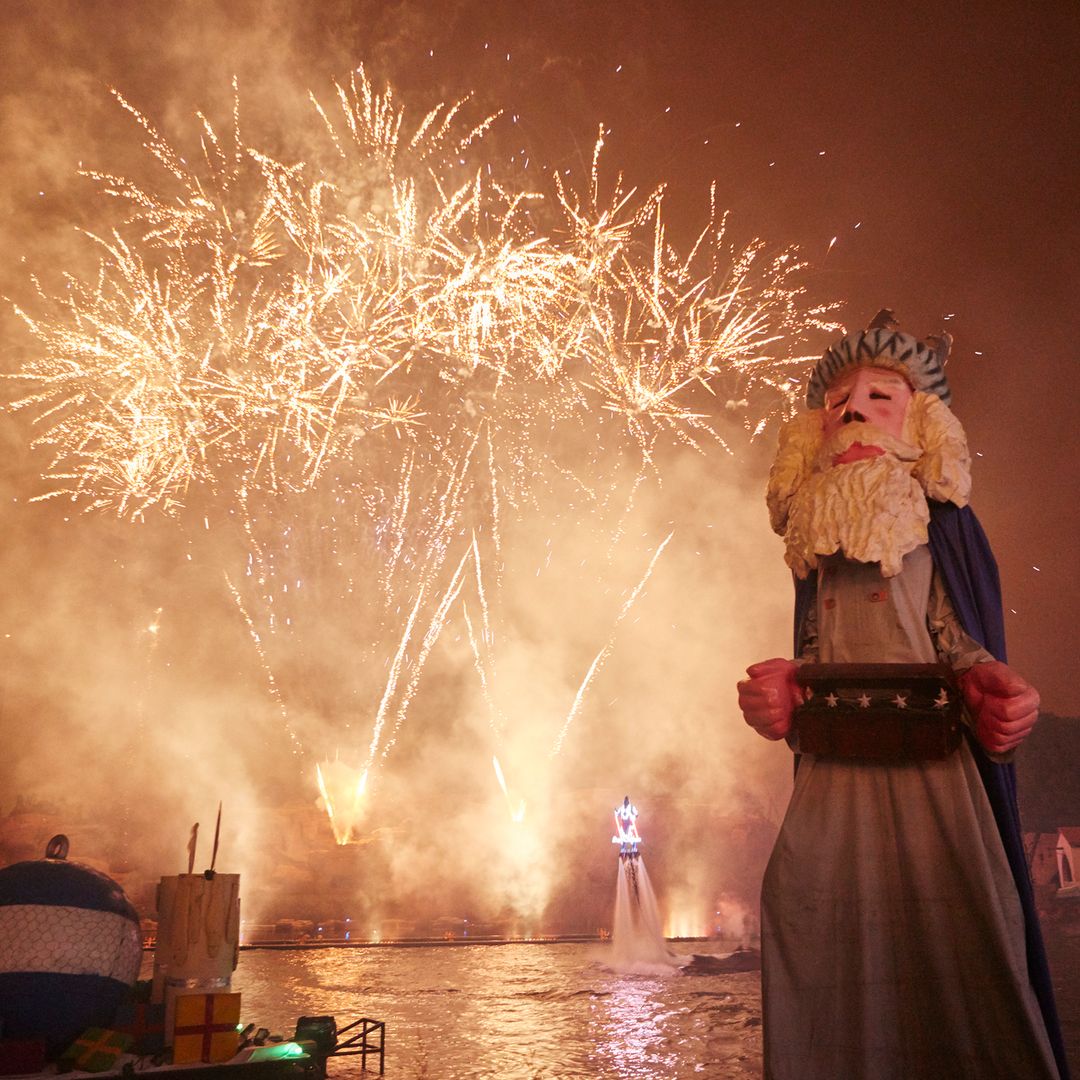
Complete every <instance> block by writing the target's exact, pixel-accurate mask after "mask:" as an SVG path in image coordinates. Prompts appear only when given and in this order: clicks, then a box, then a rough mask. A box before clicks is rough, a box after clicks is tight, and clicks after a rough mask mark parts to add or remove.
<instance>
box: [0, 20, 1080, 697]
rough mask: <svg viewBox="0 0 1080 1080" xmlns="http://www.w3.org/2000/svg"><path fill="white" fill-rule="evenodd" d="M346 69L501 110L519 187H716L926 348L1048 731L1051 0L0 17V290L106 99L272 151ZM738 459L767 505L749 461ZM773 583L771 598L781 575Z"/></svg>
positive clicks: (0, 323)
mask: <svg viewBox="0 0 1080 1080" xmlns="http://www.w3.org/2000/svg"><path fill="white" fill-rule="evenodd" d="M359 63H364V64H366V65H367V67H368V70H369V71H370V72H371V73H372V74H373V76H374V78H375V79H376V80H377V81H379V80H389V81H391V82H392V83H393V84H394V86H395V87H396V88H398V90H399V91H400V93H401V95H402V96H403V98H405V99H406V100H407V101H418V102H420V103H422V104H425V105H426V104H428V103H433V102H435V101H438V100H442V99H446V98H456V97H460V96H462V95H463V94H466V93H469V92H475V95H476V101H477V104H478V107H479V108H480V109H481V110H487V111H494V110H496V109H502V110H503V112H504V115H503V118H502V119H501V121H500V122H499V123H498V124H497V125H496V127H495V129H494V130H493V133H492V136H491V139H492V142H493V145H494V147H496V148H497V150H498V152H499V153H500V154H502V155H503V156H504V157H514V158H515V159H516V163H517V164H519V165H521V166H522V167H523V169H524V172H523V175H524V176H525V177H526V178H527V177H528V176H530V175H534V174H535V173H536V172H537V171H538V170H539V171H541V172H544V171H547V172H550V170H552V169H554V168H558V169H560V170H567V169H569V170H571V172H573V173H576V174H579V175H580V173H581V172H582V171H583V170H586V169H587V168H588V163H589V160H590V156H591V152H592V146H593V142H594V140H595V137H596V132H597V128H598V125H600V124H603V125H605V127H606V129H608V130H609V134H608V135H607V146H606V149H605V160H606V161H607V163H608V167H609V168H611V169H616V168H617V169H620V170H622V171H623V172H624V173H625V176H626V179H627V182H628V183H629V184H638V185H641V186H642V187H643V188H649V187H652V186H654V185H656V184H657V183H660V182H666V183H667V184H668V196H667V199H666V202H665V206H666V213H667V215H668V220H669V222H670V225H671V228H672V230H673V233H675V234H678V233H679V232H680V231H682V232H684V233H686V234H689V232H690V230H691V229H692V228H693V226H694V225H695V223H700V221H701V220H702V218H703V216H704V212H705V208H706V205H707V198H708V189H709V184H710V182H712V181H714V180H715V181H716V183H717V202H718V204H719V205H720V206H721V207H727V208H729V209H730V210H731V212H732V218H731V227H732V229H733V230H734V232H735V234H736V235H738V236H741V237H743V238H745V239H748V238H750V237H751V236H762V237H764V238H766V239H767V240H769V241H770V242H771V243H773V244H775V245H778V246H779V245H786V244H789V243H796V244H798V245H800V247H801V248H802V249H803V252H804V254H805V255H806V256H807V258H808V259H809V260H810V262H811V264H812V268H813V269H812V273H811V275H810V281H811V284H812V287H813V289H814V290H815V293H816V294H818V295H821V296H824V297H829V298H833V299H836V300H839V301H841V302H842V304H843V306H842V308H841V311H840V318H841V321H843V322H844V323H845V324H846V325H847V326H848V327H849V328H855V327H857V326H859V325H862V324H865V322H866V321H868V320H869V318H870V317H871V316H872V315H873V314H874V313H875V312H876V311H877V310H878V309H879V308H881V307H891V308H893V309H894V310H895V311H896V313H897V316H898V319H899V321H900V324H901V327H902V328H903V329H905V330H908V331H910V332H913V333H916V334H918V335H920V336H921V335H924V334H928V333H933V332H936V331H939V330H942V329H947V330H948V331H949V332H950V333H951V334H952V335H953V336H954V338H955V344H954V351H953V356H952V359H951V362H950V365H949V368H948V373H949V377H950V381H951V384H952V388H953V407H954V409H955V411H956V412H957V414H958V415H959V416H960V418H961V420H962V421H963V423H964V425H965V427H966V428H967V431H968V435H969V439H970V442H971V447H972V450H973V452H974V453H975V454H977V455H978V457H977V458H976V469H975V475H974V496H973V505H974V507H975V509H976V511H977V513H978V514H979V516H980V518H981V519H982V521H983V524H984V527H985V528H986V530H987V532H988V534H989V535H990V538H991V541H992V543H993V545H994V547H995V551H996V554H997V557H998V561H999V564H1000V568H1001V572H1002V578H1003V582H1004V589H1005V597H1006V609H1007V627H1008V633H1009V637H1010V660H1011V662H1012V663H1013V665H1014V666H1016V667H1017V668H1018V669H1019V670H1021V671H1022V672H1023V673H1024V674H1025V675H1026V676H1027V677H1028V678H1029V679H1030V680H1031V681H1032V682H1033V683H1034V684H1036V685H1037V686H1038V687H1039V689H1040V690H1041V692H1042V695H1043V703H1044V707H1045V708H1046V709H1048V710H1051V711H1054V712H1057V713H1059V714H1068V715H1076V714H1080V688H1078V685H1077V679H1076V677H1075V674H1074V671H1075V655H1076V641H1077V633H1076V623H1077V616H1078V613H1080V602H1078V599H1077V594H1078V589H1077V586H1078V578H1080V558H1078V554H1080V552H1078V543H1077V534H1078V530H1080V514H1078V510H1077V498H1076V481H1075V476H1076V464H1075V463H1076V461H1077V460H1078V457H1080V440H1078V438H1077V434H1076V431H1077V427H1076V415H1075V414H1076V409H1077V406H1078V403H1080V392H1078V391H1080V362H1078V361H1080V356H1078V349H1077V335H1078V333H1080V320H1078V318H1077V315H1076V304H1075V293H1076V289H1077V283H1078V281H1080V256H1078V249H1080V223H1078V218H1077V215H1076V210H1075V207H1076V193H1077V190H1078V185H1077V180H1078V176H1077V167H1076V147H1077V146H1080V130H1078V128H1080V109H1078V108H1077V96H1076V93H1077V83H1078V77H1077V71H1078V70H1080V14H1078V11H1077V8H1076V5H1075V4H1071V3H1047V4H1041V5H1037V6H1036V5H1031V6H1028V5H1005V4H982V5H973V4H957V5H944V6H943V5H939V4H936V3H934V4H931V3H908V4H904V5H889V6H877V5H844V6H841V5H835V4H830V3H815V4H785V3H777V4H772V5H761V4H757V3H741V2H740V3H733V2H721V0H717V2H713V3H705V2H698V3H690V2H679V0H669V2H667V3H665V4H652V3H640V2H634V0H621V2H618V3H607V2H603V3H600V2H598V3H586V2H579V3H554V2H550V3H549V2H533V3H526V4H521V3H513V4H511V3H498V2H492V0H487V2H473V0H458V2H448V3H438V4H428V5H421V4H415V3H408V2H401V3H375V2H356V3H348V2H345V0H332V2H308V3H288V2H275V3H255V2H249V0H219V2H218V3H196V2H188V3H153V2H120V0H112V2H104V0H82V2H49V0H46V2H19V0H6V2H5V3H4V4H3V6H2V9H0V87H2V98H0V173H2V175H3V185H2V188H0V249H2V250H3V252H4V260H3V265H2V268H0V292H2V293H4V294H5V295H7V296H9V297H11V298H13V299H16V300H25V299H26V297H27V296H28V294H29V287H28V278H29V274H30V273H31V272H41V273H44V274H46V275H47V274H49V273H55V271H56V269H57V268H58V267H59V266H61V265H66V261H67V260H68V258H69V252H71V251H73V250H75V238H74V234H73V230H72V226H73V225H83V226H89V225H92V224H93V223H94V222H95V221H96V220H98V216H99V214H100V208H99V207H98V206H97V205H96V204H95V203H94V202H93V200H92V199H89V198H88V195H87V191H88V189H87V182H86V181H85V180H82V179H80V178H79V177H78V176H77V175H76V170H77V169H78V167H79V164H80V163H82V164H83V165H84V166H87V167H97V168H105V169H107V170H110V171H117V172H125V171H127V170H129V169H132V168H135V167H137V165H136V163H137V160H138V157H139V155H140V154H141V151H140V149H139V146H138V139H137V138H136V137H135V136H134V135H133V132H132V127H131V124H130V121H129V119H128V118H127V117H126V116H125V115H124V114H122V112H121V111H120V110H119V109H118V108H117V106H116V104H115V102H114V101H113V99H112V98H111V97H110V94H109V88H110V87H116V88H117V89H119V90H120V91H122V92H123V94H124V95H125V96H126V97H128V98H129V99H130V100H131V101H132V102H134V103H135V104H136V105H137V106H138V107H139V108H140V109H142V110H143V111H144V112H145V113H146V114H147V115H149V116H150V117H151V118H153V120H154V121H155V123H157V124H159V125H160V126H161V127H162V129H163V130H164V131H165V132H166V134H168V135H169V136H170V137H171V138H175V139H176V140H177V141H180V142H183V140H184V139H185V138H187V139H189V140H190V139H192V138H193V133H194V130H195V128H194V121H193V119H192V118H193V114H194V112H195V110H196V109H200V108H201V109H204V110H205V111H206V112H207V113H208V114H209V115H210V116H211V117H212V118H221V117H224V116H227V114H228V110H229V108H230V105H231V96H232V90H231V80H232V78H233V76H234V75H235V76H236V77H237V79H238V81H239V86H240V93H241V98H242V101H243V107H244V109H245V116H246V117H247V118H249V120H250V123H251V124H252V125H253V126H255V127H257V128H259V129H260V130H261V131H262V132H263V134H264V136H265V138H266V139H267V140H268V141H269V142H270V143H271V145H272V144H273V142H274V139H275V132H277V133H280V132H282V131H286V130H289V129H290V128H292V127H294V126H295V125H296V124H302V123H310V116H309V113H308V112H307V111H305V110H306V109H307V106H306V102H305V92H306V90H307V88H309V87H310V88H312V89H314V90H315V91H316V92H317V93H319V94H325V93H326V92H327V91H328V89H329V87H330V82H331V80H332V79H333V78H335V77H343V76H345V75H346V74H347V72H348V71H349V70H350V69H351V68H352V67H355V66H356V65H357V64H359ZM300 117H303V118H304V119H302V120H301V119H299V118H300ZM515 117H516V120H515V119H514V118H515ZM526 162H527V164H526ZM834 237H835V238H836V241H835V244H834V245H832V246H831V247H830V244H831V241H832V240H833V238H834ZM71 258H76V256H71ZM0 331H2V334H3V337H2V339H0V364H2V366H3V369H4V370H5V371H11V370H13V369H14V368H16V367H17V366H18V364H19V362H20V359H21V357H22V356H23V355H24V354H25V350H26V349H27V348H28V347H29V341H28V339H27V337H26V335H25V333H24V332H23V330H22V329H21V326H20V324H18V323H17V322H16V320H15V319H14V318H13V317H12V316H11V313H10V311H9V310H5V311H4V312H2V313H0ZM818 344H819V346H820V348H821V349H822V350H823V349H824V347H825V346H826V345H827V344H829V340H828V338H827V337H823V338H822V340H821V341H820V342H819V343H818ZM25 438H26V431H25V428H24V426H22V425H21V423H15V424H11V423H9V424H8V425H7V430H6V432H5V435H4V443H3V445H4V448H5V452H4V458H5V460H4V462H3V464H2V470H3V472H2V476H0V482H2V485H3V494H4V495H5V496H6V497H5V500H4V502H5V511H4V513H5V515H11V517H10V519H9V521H8V524H7V527H6V531H8V532H9V535H11V536H18V537H19V538H20V542H23V543H27V542H32V538H33V536H34V529H35V526H34V525H33V521H32V519H28V518H27V515H28V514H32V513H33V512H34V511H33V510H32V509H28V508H27V507H26V506H25V505H22V504H21V503H19V504H16V503H14V502H13V501H12V500H13V499H15V498H19V499H22V498H25V496H26V494H27V493H28V492H30V491H31V490H32V489H33V483H34V479H33V478H34V477H35V475H36V473H35V469H37V468H38V467H39V466H40V463H39V462H36V460H35V459H34V458H33V457H32V455H30V454H29V453H28V452H27V450H26V448H25ZM743 453H744V454H745V459H746V468H747V469H748V470H749V471H750V472H751V473H754V472H755V471H756V473H757V474H758V475H760V478H761V479H760V486H761V487H762V488H763V481H764V471H765V469H766V467H767V461H768V453H769V450H768V448H760V449H756V448H753V447H751V448H748V449H746V450H744V451H743ZM756 482H757V481H755V483H756ZM760 514H761V516H762V518H764V516H765V507H764V500H763V498H762V501H761V503H760ZM42 550H43V552H45V551H49V552H52V554H51V555H49V556H44V555H43V557H51V558H56V557H57V555H56V551H57V550H58V549H56V548H55V547H43V549H42ZM777 551H779V548H777ZM775 573H776V577H777V582H778V586H777V588H778V589H782V588H783V587H784V585H783V577H784V568H783V566H782V563H781V562H780V560H779V556H778V555H777V562H776V567H775ZM19 587H20V585H19V582H18V581H12V582H10V583H9V588H10V589H12V590H14V595H16V596H18V592H19ZM22 599H23V601H25V600H26V599H27V598H26V597H23V598H22ZM15 610H17V609H16V608H15V607H13V606H11V605H9V606H8V607H7V608H6V609H5V613H6V614H5V617H7V618H12V617H14V616H13V615H12V612H13V611H15ZM777 648H778V651H780V650H781V649H782V644H780V643H778V646H777ZM745 659H746V662H750V661H753V660H755V659H759V657H757V656H747V657H746V658H745ZM732 694H734V689H733V688H732Z"/></svg>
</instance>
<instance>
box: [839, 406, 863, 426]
mask: <svg viewBox="0 0 1080 1080" xmlns="http://www.w3.org/2000/svg"><path fill="white" fill-rule="evenodd" d="M840 419H841V420H842V421H843V422H844V423H845V424H855V423H858V424H865V423H866V417H865V416H863V414H862V413H861V412H859V411H858V410H857V409H845V410H844V415H843V416H842V417H840Z"/></svg>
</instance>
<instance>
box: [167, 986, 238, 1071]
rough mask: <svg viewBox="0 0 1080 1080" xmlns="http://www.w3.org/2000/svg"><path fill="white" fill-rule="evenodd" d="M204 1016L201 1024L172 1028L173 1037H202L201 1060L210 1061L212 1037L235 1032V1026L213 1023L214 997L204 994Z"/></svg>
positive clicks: (233, 1024)
mask: <svg viewBox="0 0 1080 1080" xmlns="http://www.w3.org/2000/svg"><path fill="white" fill-rule="evenodd" d="M205 997H206V1014H205V1016H204V1018H203V1023H201V1024H188V1025H185V1026H184V1027H176V1028H173V1037H174V1038H175V1037H176V1036H177V1035H202V1060H203V1061H209V1060H210V1042H211V1040H212V1038H213V1036H214V1035H216V1034H218V1033H219V1032H222V1031H235V1030H236V1024H235V1023H232V1024H229V1023H224V1024H215V1023H214V995H213V994H206V995H205Z"/></svg>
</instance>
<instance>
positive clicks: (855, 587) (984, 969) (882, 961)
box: [762, 548, 1058, 1080]
mask: <svg viewBox="0 0 1080 1080" xmlns="http://www.w3.org/2000/svg"><path fill="white" fill-rule="evenodd" d="M815 622H816V625H815V626H813V627H812V628H811V638H810V640H809V642H808V647H807V652H806V656H805V658H806V659H816V660H820V661H821V662H826V663H828V662H871V663H882V662H894V663H934V662H936V661H938V660H944V661H945V662H948V663H950V664H951V665H952V666H953V667H954V668H956V669H958V670H964V669H966V668H967V667H970V665H971V664H972V663H975V662H978V661H980V660H983V659H988V658H989V654H987V653H986V652H985V651H984V650H983V649H982V648H981V647H980V646H979V645H978V644H977V643H975V642H974V641H972V640H971V639H970V638H968V637H967V635H966V634H964V633H963V630H962V629H961V628H960V626H959V624H958V622H957V620H956V617H955V614H954V613H953V612H952V609H951V606H950V605H949V603H948V599H947V597H946V595H945V592H944V589H942V588H941V586H940V583H939V582H938V581H937V580H936V575H935V573H934V569H933V564H932V561H931V558H930V554H929V552H928V550H927V549H926V548H918V549H916V550H915V551H913V552H911V553H910V554H909V555H908V556H906V557H905V560H904V569H903V571H902V572H901V573H900V574H899V575H898V576H896V577H894V578H889V579H883V578H882V577H881V574H880V570H879V568H878V567H877V566H876V565H873V564H865V563H855V562H851V561H849V560H846V559H844V558H842V557H838V556H834V557H833V558H831V559H829V560H828V561H827V562H826V563H825V564H824V565H823V566H822V568H821V572H820V578H819V586H818V597H817V611H816V620H815ZM762 957H763V970H762V997H763V1005H764V1009H765V1031H764V1037H765V1076H766V1078H767V1080H818V1078H820V1080H945V1078H948V1080H954V1078H960V1077H971V1078H976V1077H977V1078H978V1080H995V1078H1000V1080H1016V1078H1021V1077H1022V1078H1024V1080H1044V1078H1053V1080H1056V1078H1057V1077H1058V1071H1057V1067H1056V1065H1055V1063H1054V1057H1053V1054H1052V1052H1051V1049H1050V1044H1049V1041H1048V1039H1047V1036H1046V1029H1045V1026H1044V1024H1043V1020H1042V1014H1041V1012H1040V1010H1039V1007H1038V1003H1037V1002H1036V1000H1035V996H1034V993H1033V992H1032V989H1031V985H1030V981H1029V979H1028V974H1027V960H1026V955H1025V949H1024V920H1023V913H1022V911H1021V907H1020V901H1019V898H1018V897H1017V894H1016V887H1015V885H1014V883H1013V880H1012V875H1011V874H1010V872H1009V867H1008V864H1007V862H1006V858H1005V853H1004V850H1003V848H1002V846H1001V839H1000V836H999V834H998V830H997V827H996V825H995V823H994V818H993V813H992V811H991V809H990V805H989V803H988V801H987V798H986V793H985V790H984V788H983V785H982V782H981V780H980V778H979V774H978V771H977V769H976V766H975V762H974V759H973V758H972V756H971V752H970V750H969V749H968V747H967V744H966V742H964V743H961V746H960V748H959V749H958V750H957V751H956V752H955V753H953V754H952V755H951V756H950V757H948V758H946V759H945V760H943V761H927V762H915V763H909V764H903V765H872V764H862V763H851V762H842V761H832V760H822V759H816V758H814V757H812V756H810V755H803V757H802V760H801V762H800V766H799V770H798V774H797V777H796V781H795V790H794V792H793V794H792V797H791V803H790V805H789V806H788V810H787V814H786V816H785V818H784V822H783V824H782V826H781V829H780V834H779V836H778V838H777V841H776V846H775V848H774V849H773V853H772V857H771V858H770V860H769V865H768V868H767V869H766V872H765V878H764V882H763V886H762Z"/></svg>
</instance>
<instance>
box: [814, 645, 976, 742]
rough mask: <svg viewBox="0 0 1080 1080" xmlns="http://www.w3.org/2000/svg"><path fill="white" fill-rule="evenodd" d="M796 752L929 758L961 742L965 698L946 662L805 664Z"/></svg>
mask: <svg viewBox="0 0 1080 1080" xmlns="http://www.w3.org/2000/svg"><path fill="white" fill-rule="evenodd" d="M796 678H797V680H798V683H799V685H800V686H801V687H802V688H803V690H804V692H805V693H806V695H807V700H806V701H805V702H804V703H803V704H802V705H800V706H799V707H798V708H796V710H795V717H794V723H795V731H796V732H797V734H798V737H799V752H800V753H803V754H814V755H815V756H818V757H830V758H842V759H845V760H851V761H867V762H879V763H889V762H896V763H900V762H908V761H930V760H935V759H941V758H945V757H948V756H949V754H951V753H952V752H953V751H954V750H955V749H956V748H957V747H958V746H959V745H960V739H961V737H962V733H961V728H962V725H963V720H962V716H963V696H962V694H961V693H960V687H959V685H958V683H957V681H956V675H955V674H954V673H953V671H952V669H951V668H949V667H946V666H945V665H944V664H803V665H802V666H801V667H800V668H799V671H798V674H797V676H796Z"/></svg>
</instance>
